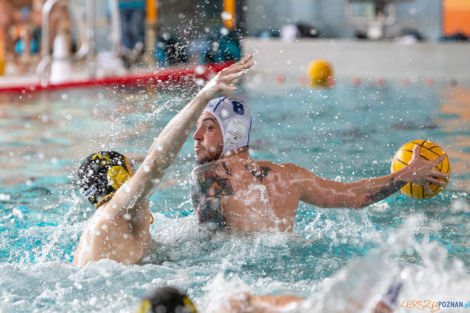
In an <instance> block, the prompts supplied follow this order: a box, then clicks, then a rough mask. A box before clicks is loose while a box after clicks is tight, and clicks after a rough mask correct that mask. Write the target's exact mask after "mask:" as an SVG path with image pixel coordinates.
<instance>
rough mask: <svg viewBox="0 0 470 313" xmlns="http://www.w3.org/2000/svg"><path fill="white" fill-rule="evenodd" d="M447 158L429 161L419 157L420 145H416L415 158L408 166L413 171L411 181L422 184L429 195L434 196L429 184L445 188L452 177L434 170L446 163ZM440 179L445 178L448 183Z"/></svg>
mask: <svg viewBox="0 0 470 313" xmlns="http://www.w3.org/2000/svg"><path fill="white" fill-rule="evenodd" d="M445 158H446V156H445V154H444V155H441V156H440V157H438V158H437V159H434V160H432V161H427V160H426V159H424V158H423V157H421V156H420V155H419V145H415V146H414V148H413V157H412V158H411V160H410V163H409V164H408V168H409V169H410V171H411V179H410V181H412V182H414V183H417V184H420V185H421V186H423V188H424V190H426V192H427V193H428V194H430V195H432V194H433V192H432V190H431V188H430V187H429V184H434V185H437V186H442V187H444V186H445V185H446V184H447V180H448V179H449V177H450V175H449V174H445V173H441V172H439V171H437V170H436V169H434V167H435V166H437V165H438V164H439V163H441V162H442V161H444V159H445ZM439 178H444V179H445V180H446V181H442V180H440V179H439Z"/></svg>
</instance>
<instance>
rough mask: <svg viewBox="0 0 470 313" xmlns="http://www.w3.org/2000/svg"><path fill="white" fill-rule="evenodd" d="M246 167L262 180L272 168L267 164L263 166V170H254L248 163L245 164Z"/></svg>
mask: <svg viewBox="0 0 470 313" xmlns="http://www.w3.org/2000/svg"><path fill="white" fill-rule="evenodd" d="M245 168H246V170H247V171H248V172H250V173H251V175H253V176H254V177H256V178H258V179H259V181H260V182H262V181H263V178H265V177H266V176H268V173H269V172H270V171H271V168H270V167H267V166H261V170H260V171H257V170H253V169H251V168H249V167H248V165H246V164H245Z"/></svg>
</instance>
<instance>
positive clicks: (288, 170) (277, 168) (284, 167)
mask: <svg viewBox="0 0 470 313" xmlns="http://www.w3.org/2000/svg"><path fill="white" fill-rule="evenodd" d="M257 163H258V164H259V166H260V167H261V168H262V169H263V168H265V169H267V170H270V171H272V172H273V174H274V173H275V174H280V175H287V176H292V175H293V176H298V175H301V176H302V175H304V174H305V172H308V170H307V169H305V168H303V167H301V166H298V165H295V164H292V163H280V164H277V163H274V162H270V161H258V162H257Z"/></svg>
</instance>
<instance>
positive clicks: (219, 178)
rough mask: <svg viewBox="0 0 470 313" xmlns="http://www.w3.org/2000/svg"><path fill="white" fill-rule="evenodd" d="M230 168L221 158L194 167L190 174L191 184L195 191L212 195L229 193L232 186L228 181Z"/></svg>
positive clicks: (231, 191)
mask: <svg viewBox="0 0 470 313" xmlns="http://www.w3.org/2000/svg"><path fill="white" fill-rule="evenodd" d="M231 176H232V169H231V166H230V164H228V162H225V161H223V160H219V161H215V162H210V163H207V164H203V165H200V166H198V167H196V168H195V169H194V170H193V171H192V174H191V185H192V186H196V187H197V188H196V189H197V191H199V192H202V193H203V194H207V195H209V194H210V195H212V196H223V195H230V194H232V193H233V188H232V185H231V183H230V178H231Z"/></svg>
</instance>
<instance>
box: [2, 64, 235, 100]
mask: <svg viewBox="0 0 470 313" xmlns="http://www.w3.org/2000/svg"><path fill="white" fill-rule="evenodd" d="M231 64H233V62H224V63H217V64H209V65H197V66H192V67H186V68H172V69H165V70H161V71H153V72H146V73H138V74H132V75H126V76H110V77H105V78H100V79H96V78H93V79H88V80H77V81H70V82H64V83H60V84H47V85H43V84H41V83H34V84H29V85H16V86H14V85H12V86H0V92H19V93H26V92H39V91H48V90H56V89H65V88H79V87H91V86H113V85H115V86H121V85H126V86H129V85H134V86H135V85H143V86H144V85H146V84H149V83H150V84H153V85H158V84H163V83H164V84H168V83H180V82H184V81H188V80H189V79H190V78H201V79H207V78H208V77H209V75H210V74H213V73H216V72H219V71H221V70H222V69H224V68H226V67H227V66H230V65H231Z"/></svg>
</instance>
